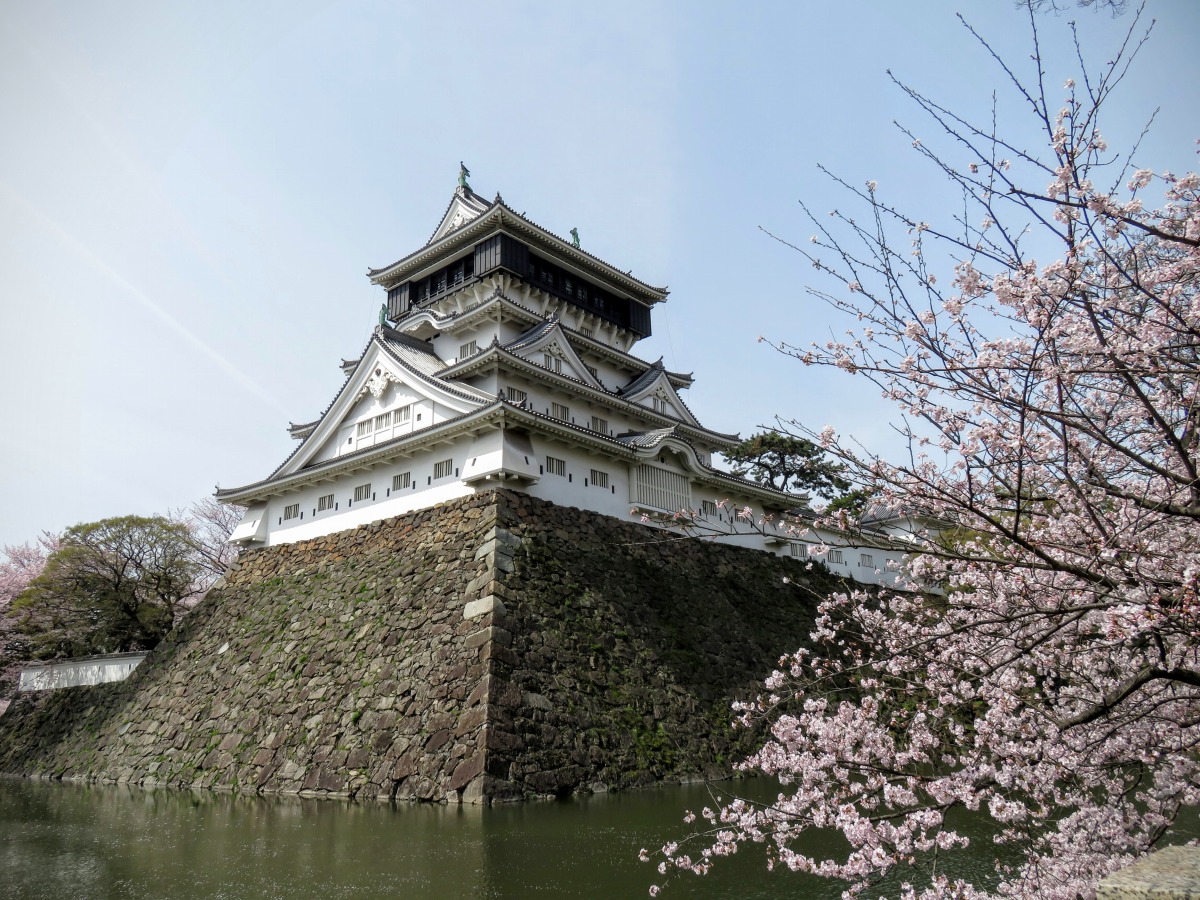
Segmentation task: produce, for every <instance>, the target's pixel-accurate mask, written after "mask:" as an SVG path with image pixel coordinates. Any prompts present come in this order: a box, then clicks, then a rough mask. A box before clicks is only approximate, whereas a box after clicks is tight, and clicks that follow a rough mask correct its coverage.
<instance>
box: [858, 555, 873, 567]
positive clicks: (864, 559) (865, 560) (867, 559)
mask: <svg viewBox="0 0 1200 900" xmlns="http://www.w3.org/2000/svg"><path fill="white" fill-rule="evenodd" d="M858 564H859V566H860V567H862V568H867V569H873V568H875V557H874V556H872V555H871V554H870V553H860V554H858Z"/></svg>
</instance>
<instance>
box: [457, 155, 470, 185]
mask: <svg viewBox="0 0 1200 900" xmlns="http://www.w3.org/2000/svg"><path fill="white" fill-rule="evenodd" d="M470 177H471V170H470V169H468V168H467V166H466V163H464V162H463V161H462V160H461V159H460V160H459V161H458V187H459V190H462V191H467V192H470V190H471V185H469V184H467V179H468V178H470Z"/></svg>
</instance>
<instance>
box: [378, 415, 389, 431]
mask: <svg viewBox="0 0 1200 900" xmlns="http://www.w3.org/2000/svg"><path fill="white" fill-rule="evenodd" d="M391 427H392V414H391V413H390V412H385V413H384V414H383V415H379V416H376V417H375V430H376V431H383V429H385V428H391Z"/></svg>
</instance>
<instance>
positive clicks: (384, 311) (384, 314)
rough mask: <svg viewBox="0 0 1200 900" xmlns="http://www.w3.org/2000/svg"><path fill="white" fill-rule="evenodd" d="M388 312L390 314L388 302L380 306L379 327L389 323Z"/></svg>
mask: <svg viewBox="0 0 1200 900" xmlns="http://www.w3.org/2000/svg"><path fill="white" fill-rule="evenodd" d="M387 314H388V308H387V304H386V303H382V304H380V306H379V327H380V328H383V327H384V326H385V325H387Z"/></svg>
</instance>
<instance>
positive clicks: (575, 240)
mask: <svg viewBox="0 0 1200 900" xmlns="http://www.w3.org/2000/svg"><path fill="white" fill-rule="evenodd" d="M571 246H572V247H574V248H575V249H576V250H578V249H579V229H578V228H572V229H571Z"/></svg>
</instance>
